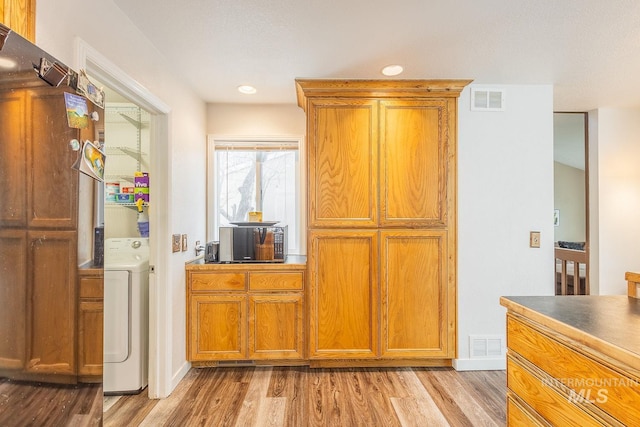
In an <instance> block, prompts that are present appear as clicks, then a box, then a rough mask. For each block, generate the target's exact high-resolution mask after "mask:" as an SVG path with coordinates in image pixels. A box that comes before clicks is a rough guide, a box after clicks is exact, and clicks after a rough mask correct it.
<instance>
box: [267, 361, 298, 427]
mask: <svg viewBox="0 0 640 427" xmlns="http://www.w3.org/2000/svg"><path fill="white" fill-rule="evenodd" d="M307 371H308V368H306V367H292V368H287V367H275V368H273V371H272V372H271V384H270V385H269V391H268V392H267V396H268V397H271V398H279V397H283V398H286V401H285V403H286V406H285V421H284V424H283V425H286V426H291V427H297V426H303V425H306V424H307V414H308V409H307V408H308V406H307V404H308V401H307V391H308V387H307V384H308V373H307Z"/></svg>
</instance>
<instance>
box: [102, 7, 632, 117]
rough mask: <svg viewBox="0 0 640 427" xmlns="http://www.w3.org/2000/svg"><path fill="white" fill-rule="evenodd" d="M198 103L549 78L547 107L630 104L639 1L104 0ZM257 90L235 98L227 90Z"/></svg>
mask: <svg viewBox="0 0 640 427" xmlns="http://www.w3.org/2000/svg"><path fill="white" fill-rule="evenodd" d="M114 1H115V3H116V4H117V5H118V6H119V7H120V8H121V9H122V10H123V11H124V13H125V14H127V15H128V16H129V17H130V19H131V21H132V22H133V23H134V24H135V25H136V26H137V27H138V28H139V29H140V31H141V32H142V33H143V34H144V35H145V36H146V37H147V38H149V39H150V40H151V41H152V43H153V44H154V45H155V46H156V47H157V48H158V50H159V51H160V52H161V53H162V54H164V55H165V56H166V57H167V58H168V59H169V60H170V61H171V62H172V63H174V64H176V70H177V72H178V73H180V74H181V75H182V76H183V77H184V79H185V81H187V82H188V84H190V85H191V86H192V87H193V88H194V90H195V91H196V92H197V93H199V94H201V96H202V98H203V99H204V100H205V101H207V102H213V103H247V102H250V103H259V104H265V103H292V104H293V103H295V102H296V101H295V87H294V79H295V78H298V77H300V78H384V76H382V75H381V74H380V70H381V68H382V67H383V66H385V65H388V64H401V65H402V66H403V67H404V69H405V72H404V73H403V74H401V75H400V76H398V78H405V79H438V78H453V79H458V78H460V79H473V80H474V83H477V84H553V85H554V109H555V110H556V111H587V110H590V109H593V108H598V107H615V106H624V107H627V106H639V105H640V1H638V0H607V1H604V0H395V1H382V0H269V1H259V0H173V1H171V0H135V1H131V0H114ZM242 84H251V85H254V86H255V87H256V88H257V90H258V92H257V93H256V94H255V95H252V96H246V95H241V94H239V93H238V91H237V89H236V88H237V87H238V86H239V85H242Z"/></svg>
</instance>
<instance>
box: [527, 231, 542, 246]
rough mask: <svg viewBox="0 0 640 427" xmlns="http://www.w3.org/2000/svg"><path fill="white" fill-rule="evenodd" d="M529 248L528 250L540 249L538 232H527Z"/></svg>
mask: <svg viewBox="0 0 640 427" xmlns="http://www.w3.org/2000/svg"><path fill="white" fill-rule="evenodd" d="M529 247H530V248H539V247H540V232H539V231H531V232H529Z"/></svg>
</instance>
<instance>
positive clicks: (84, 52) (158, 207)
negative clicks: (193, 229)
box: [75, 39, 172, 398]
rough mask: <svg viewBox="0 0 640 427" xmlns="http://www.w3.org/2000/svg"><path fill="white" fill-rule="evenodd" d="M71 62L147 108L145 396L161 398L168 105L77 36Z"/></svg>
mask: <svg viewBox="0 0 640 427" xmlns="http://www.w3.org/2000/svg"><path fill="white" fill-rule="evenodd" d="M75 68H76V69H79V70H85V71H86V72H87V74H88V75H90V76H91V77H92V78H95V79H96V80H98V81H101V82H103V83H104V84H105V85H107V86H108V87H110V88H111V89H113V90H114V91H116V92H117V93H119V94H120V95H122V96H124V97H126V99H128V100H130V101H131V102H133V103H135V104H136V105H138V106H140V107H142V108H144V109H145V110H147V111H148V112H149V114H150V119H149V133H150V138H151V141H152V147H153V150H150V153H149V154H150V160H149V171H150V172H149V175H150V178H151V179H152V183H153V184H152V185H153V192H154V195H155V196H154V199H153V206H152V209H150V210H149V222H150V225H151V228H150V232H149V245H150V250H149V386H148V395H149V398H163V397H166V396H168V395H169V393H170V391H171V366H170V363H169V355H170V354H171V347H172V343H171V337H170V336H169V335H170V334H168V333H167V332H166V331H170V330H171V318H170V316H167V315H166V313H168V312H171V307H172V301H171V296H170V295H169V292H168V289H169V285H168V281H169V277H171V271H170V270H171V269H170V262H169V254H168V251H166V250H164V249H166V245H165V246H163V245H162V244H160V242H170V238H171V237H170V236H171V233H170V230H169V224H171V209H170V191H169V189H170V187H171V173H170V169H171V168H170V165H169V159H170V151H171V150H170V145H169V113H170V111H171V109H170V108H169V106H168V105H166V104H165V103H164V102H163V101H161V100H160V99H158V98H157V97H156V96H155V95H153V94H152V93H150V92H149V91H148V90H147V89H146V88H144V87H142V86H141V85H140V84H139V83H138V82H137V81H135V80H134V79H133V78H131V77H130V76H129V75H128V74H127V73H125V72H124V71H122V70H121V69H120V68H119V67H118V66H116V65H115V64H113V63H112V62H111V61H110V60H108V59H107V58H105V57H104V56H102V55H101V54H100V53H99V52H98V51H96V50H95V49H93V48H92V47H91V46H90V45H88V44H87V43H86V42H84V41H83V40H81V39H77V41H76V64H75Z"/></svg>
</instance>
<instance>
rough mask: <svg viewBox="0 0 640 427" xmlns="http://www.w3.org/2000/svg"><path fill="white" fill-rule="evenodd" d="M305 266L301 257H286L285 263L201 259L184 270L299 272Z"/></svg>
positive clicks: (305, 258) (305, 262)
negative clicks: (227, 261)
mask: <svg viewBox="0 0 640 427" xmlns="http://www.w3.org/2000/svg"><path fill="white" fill-rule="evenodd" d="M306 266H307V257H306V256H302V255H287V260H286V261H285V262H235V263H221V262H212V263H205V262H204V259H203V258H198V259H196V260H195V261H191V262H188V263H186V264H185V269H186V270H191V271H194V270H197V271H223V270H241V269H243V270H300V269H305V268H306Z"/></svg>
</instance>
